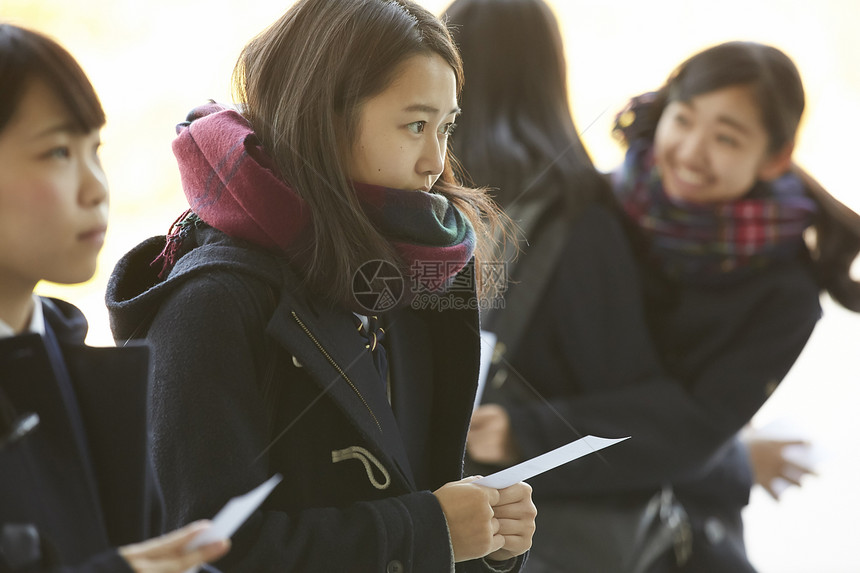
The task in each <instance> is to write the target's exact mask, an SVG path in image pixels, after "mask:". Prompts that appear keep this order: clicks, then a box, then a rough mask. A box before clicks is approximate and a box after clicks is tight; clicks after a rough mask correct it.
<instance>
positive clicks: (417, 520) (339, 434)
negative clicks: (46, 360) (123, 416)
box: [107, 226, 521, 573]
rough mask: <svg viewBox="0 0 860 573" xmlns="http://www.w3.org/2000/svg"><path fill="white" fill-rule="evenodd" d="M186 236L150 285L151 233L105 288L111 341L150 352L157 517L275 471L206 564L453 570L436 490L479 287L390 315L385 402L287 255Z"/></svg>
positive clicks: (461, 400) (345, 333) (450, 445)
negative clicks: (165, 272) (134, 341)
mask: <svg viewBox="0 0 860 573" xmlns="http://www.w3.org/2000/svg"><path fill="white" fill-rule="evenodd" d="M183 245H184V246H183V248H185V247H188V246H189V245H190V246H192V247H194V248H192V249H191V250H190V252H187V251H184V255H183V256H182V257H181V258H180V259H179V260H178V262H177V263H176V266H175V267H174V268H173V270H172V271H171V272H170V275H169V277H168V278H167V279H166V280H164V281H159V280H158V279H157V277H156V276H155V271H153V270H152V269H151V268H150V266H149V264H150V262H151V261H152V260H153V259H154V258H155V257H156V255H158V253H159V251H160V250H161V248H162V247H163V246H164V238H163V237H160V238H158V237H156V238H154V239H150V240H149V241H146V242H144V243H142V244H141V245H140V246H138V247H137V248H136V249H134V250H133V251H131V252H130V253H129V254H128V255H126V256H125V257H124V258H123V259H122V260H121V261H120V263H119V264H118V266H117V268H116V269H115V271H114V274H113V276H112V278H111V282H110V284H109V287H108V294H107V301H108V307H109V309H110V313H111V322H112V328H113V331H114V335H115V337H116V338H117V339H118V340H127V339H130V338H143V337H146V338H147V340H148V341H149V342H150V344H151V345H152V348H153V352H154V362H155V365H154V371H155V377H154V390H153V396H152V423H153V429H154V457H155V463H156V469H157V472H158V477H159V480H160V483H161V485H162V488H163V490H164V494H165V500H166V506H167V515H168V522H169V524H170V525H178V524H179V523H184V522H186V521H189V520H193V519H197V518H204V517H207V518H208V517H211V516H212V515H213V514H214V513H215V512H216V511H217V510H218V509H219V508H220V507H221V506H222V505H223V504H224V503H225V502H226V501H227V500H228V499H229V498H230V497H232V496H235V495H237V494H240V493H243V492H245V491H248V490H250V489H251V488H252V487H254V486H256V485H258V484H259V483H261V482H262V481H264V480H265V479H266V478H268V477H269V476H270V475H272V474H274V473H280V474H282V475H283V478H284V479H283V482H282V483H281V484H280V485H279V486H278V487H277V488H276V489H275V490H274V492H273V493H272V494H271V496H270V498H269V499H268V500H267V502H266V503H265V505H264V506H263V508H262V510H260V511H257V512H256V513H255V514H254V515H253V516H252V517H251V519H250V520H249V521H248V522H247V523H246V524H245V525H244V526H243V527H242V528H241V529H240V531H239V532H238V533H237V535H236V536H235V537H234V539H233V547H232V549H231V552H230V553H229V554H228V556H227V557H226V558H224V559H223V560H222V561H221V562H219V563H218V564H217V566H218V567H220V568H223V569H224V570H225V571H277V572H286V571H302V572H313V571H325V572H335V571H356V572H365V571H367V572H382V571H392V572H393V571H414V572H427V573H437V572H440V571H449V570H451V569H452V563H451V560H452V558H451V547H450V541H449V537H448V535H447V533H446V531H447V525H446V522H445V518H444V514H443V513H442V511H441V507H440V506H439V504H438V502H437V500H436V498H435V496H433V495H432V493H431V491H432V490H434V489H436V488H438V487H440V486H442V485H443V484H445V483H446V482H449V481H453V480H457V479H459V478H460V477H461V473H462V464H463V453H464V443H465V437H466V431H467V426H468V421H469V416H470V413H471V406H472V401H473V396H474V392H475V385H476V376H477V370H478V350H479V349H478V339H477V329H478V313H477V308H476V304H475V303H476V300H475V295H474V287H473V286H472V287H470V288H465V289H461V290H459V291H458V290H457V289H452V291H451V292H450V294H449V295H446V298H445V300H446V301H447V302H446V303H445V304H447V305H449V306H452V307H456V308H455V309H452V310H447V311H445V312H439V311H438V309H436V308H429V309H426V310H412V309H404V310H396V311H392V312H389V313H388V315H387V316H386V317H385V329H386V346H387V351H388V352H387V354H388V361H389V373H390V381H391V387H390V393H391V405H389V402H388V399H387V396H386V393H387V389H386V384H385V382H384V381H383V380H382V378H381V377H380V375H379V373H378V371H377V370H376V368H375V366H374V363H373V360H372V357H371V354H370V353H369V351H368V350H367V349H366V347H365V344H366V341H365V339H364V338H363V337H362V336H361V335H360V334H359V332H358V331H357V330H356V327H355V322H354V318H355V317H354V315H353V314H352V313H351V312H349V311H346V310H338V309H332V308H330V307H329V306H327V305H325V304H323V303H322V302H321V301H320V300H319V299H318V298H317V297H314V296H313V294H312V293H307V292H306V291H304V290H303V289H302V288H301V287H300V286H299V284H298V279H297V278H296V276H295V275H294V273H293V271H292V270H291V269H290V267H289V265H288V263H287V261H286V259H284V258H283V257H280V256H277V255H274V254H270V253H268V252H266V251H263V250H261V249H258V248H256V247H249V246H247V245H243V244H240V243H238V242H236V241H234V240H232V239H230V238H229V237H227V236H226V235H224V234H223V233H221V232H219V231H217V230H214V229H211V228H209V227H205V226H204V227H203V228H198V229H195V230H193V231H192V236H189V237H188V238H187V239H186V240H185V243H184V244H183ZM467 268H468V267H467ZM407 288H408V285H407ZM520 561H521V559H520ZM485 568H486V564H484V563H483V562H482V561H477V562H470V563H464V564H459V565H458V567H457V571H482V570H487V569H485Z"/></svg>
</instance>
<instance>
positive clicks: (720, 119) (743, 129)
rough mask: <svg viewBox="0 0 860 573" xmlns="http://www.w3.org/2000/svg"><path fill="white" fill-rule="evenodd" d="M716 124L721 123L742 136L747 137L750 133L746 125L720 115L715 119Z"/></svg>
mask: <svg viewBox="0 0 860 573" xmlns="http://www.w3.org/2000/svg"><path fill="white" fill-rule="evenodd" d="M717 122H718V123H722V124H723V125H728V126H729V127H732V128H734V129H736V130H737V131H739V132H741V133H742V134H744V135H749V133H750V130H749V128H748V127H747V126H746V125H744V124H743V123H741V122H739V121H738V120H736V119H735V118H733V117H730V116H728V115H721V116H719V117H717Z"/></svg>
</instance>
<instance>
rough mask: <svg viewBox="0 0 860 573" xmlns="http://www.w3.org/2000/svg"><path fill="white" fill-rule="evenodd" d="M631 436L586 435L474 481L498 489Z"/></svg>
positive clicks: (476, 483)
mask: <svg viewBox="0 0 860 573" xmlns="http://www.w3.org/2000/svg"><path fill="white" fill-rule="evenodd" d="M629 438H630V436H627V437H626V438H598V437H597V436H585V437H584V438H580V439H578V440H576V441H575V442H571V443H569V444H566V445H564V446H561V447H560V448H556V449H554V450H552V451H549V452H547V453H545V454H541V455H539V456H537V457H534V458H532V459H530V460H527V461H524V462H522V463H519V464H517V465H515V466H511V467H509V468H507V469H504V470H502V471H500V472H496V473H494V474H492V475H488V476H486V477H482V478H480V479H477V480H475V481H473V482H472V483H473V484H475V485H483V486H486V487H494V488H496V489H503V488H506V487H510V486H512V485H514V484H515V483H519V482H521V481H525V480H527V479H529V478H532V477H534V476H536V475H538V474H542V473H543V472H545V471H548V470H551V469H553V468H557V467H558V466H560V465H562V464H566V463H567V462H571V461H573V460H575V459H577V458H581V457H582V456H585V455H588V454H590V453H592V452H596V451H597V450H602V449H603V448H607V447H609V446H611V445H614V444H617V443H618V442H623V441H624V440H627V439H629Z"/></svg>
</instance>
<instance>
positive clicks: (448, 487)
mask: <svg viewBox="0 0 860 573" xmlns="http://www.w3.org/2000/svg"><path fill="white" fill-rule="evenodd" d="M475 479H477V478H475V477H469V478H466V479H462V480H460V481H454V482H449V483H446V484H445V485H443V486H442V487H440V488H439V489H437V490H436V491H434V492H433V495H435V496H436V499H438V500H439V505H441V506H442V513H444V514H445V520H446V521H447V522H448V533H449V534H450V536H451V547H452V548H453V549H454V562H455V563H459V562H460V561H468V560H469V559H477V558H478V557H483V556H485V555H487V554H488V553H492V552H493V551H498V550H499V549H501V548H502V547H504V546H505V538H504V536H503V535H501V534H500V533H499V528H500V527H501V524H500V523H499V520H498V519H496V518H495V517H494V515H493V505H495V504H497V503H499V501H500V499H501V495H500V494H499V490H497V489H493V488H490V487H481V486H479V485H472V484H471V483H469V482H471V481H474V480H475Z"/></svg>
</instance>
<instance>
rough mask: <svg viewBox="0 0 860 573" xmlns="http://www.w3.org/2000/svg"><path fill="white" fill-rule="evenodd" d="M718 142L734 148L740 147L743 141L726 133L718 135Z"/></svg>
mask: <svg viewBox="0 0 860 573" xmlns="http://www.w3.org/2000/svg"><path fill="white" fill-rule="evenodd" d="M717 142H719V143H721V144H723V145H728V146H729V147H734V148H737V147H740V145H741V142H740V141H739V140H738V139H737V138H735V137H732V136H731V135H725V134H719V135H717Z"/></svg>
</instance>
